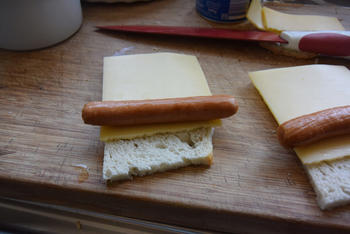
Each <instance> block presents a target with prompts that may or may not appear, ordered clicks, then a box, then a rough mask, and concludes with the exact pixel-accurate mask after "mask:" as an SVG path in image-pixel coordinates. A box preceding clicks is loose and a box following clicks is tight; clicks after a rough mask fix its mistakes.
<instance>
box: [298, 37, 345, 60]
mask: <svg viewBox="0 0 350 234" xmlns="http://www.w3.org/2000/svg"><path fill="white" fill-rule="evenodd" d="M299 49H300V50H302V51H307V52H314V53H319V54H325V55H332V56H350V36H346V35H344V34H340V33H313V34H309V35H306V36H303V37H302V38H301V39H300V41H299Z"/></svg>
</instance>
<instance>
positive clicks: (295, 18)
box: [247, 0, 345, 33]
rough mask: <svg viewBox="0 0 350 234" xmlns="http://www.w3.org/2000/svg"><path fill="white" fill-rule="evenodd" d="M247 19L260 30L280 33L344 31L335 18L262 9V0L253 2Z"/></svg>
mask: <svg viewBox="0 0 350 234" xmlns="http://www.w3.org/2000/svg"><path fill="white" fill-rule="evenodd" d="M247 19H248V20H249V22H251V23H252V24H253V25H254V26H256V27H257V28H258V29H260V30H265V31H272V32H276V33H280V32H282V31H319V30H335V31H344V30H345V29H344V27H343V25H342V24H341V23H340V22H339V20H338V19H337V18H335V17H328V16H318V15H295V14H286V13H282V12H279V11H276V10H273V9H270V8H268V7H262V6H261V2H260V0H252V1H251V4H250V7H249V9H248V12H247Z"/></svg>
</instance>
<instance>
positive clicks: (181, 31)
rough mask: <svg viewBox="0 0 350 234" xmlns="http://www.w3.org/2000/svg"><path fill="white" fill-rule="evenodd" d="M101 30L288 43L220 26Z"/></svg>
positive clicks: (266, 34) (272, 35) (264, 34)
mask: <svg viewBox="0 0 350 234" xmlns="http://www.w3.org/2000/svg"><path fill="white" fill-rule="evenodd" d="M97 28H98V29H101V30H110V31H121V32H134V33H145V34H160V35H173V36H190V37H204V38H217V39H218V38H219V39H231V40H248V41H264V42H279V43H288V42H287V41H286V40H284V39H282V38H280V37H279V36H278V34H275V33H272V32H264V31H258V30H254V31H237V30H232V29H219V28H199V27H178V26H176V27H174V26H148V25H144V26H142V25H112V26H97Z"/></svg>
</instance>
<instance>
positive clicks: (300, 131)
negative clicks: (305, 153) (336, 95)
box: [277, 106, 350, 148]
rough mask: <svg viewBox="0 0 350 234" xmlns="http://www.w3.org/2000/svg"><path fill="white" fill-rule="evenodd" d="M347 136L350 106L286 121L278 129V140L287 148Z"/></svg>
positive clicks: (349, 127) (349, 130)
mask: <svg viewBox="0 0 350 234" xmlns="http://www.w3.org/2000/svg"><path fill="white" fill-rule="evenodd" d="M345 134H350V106H340V107H335V108H330V109H326V110H322V111H319V112H315V113H312V114H308V115H303V116H300V117H298V118H295V119H291V120H289V121H286V122H285V123H283V124H281V125H280V126H279V127H278V129H277V135H278V140H279V142H280V144H281V145H282V146H284V147H286V148H294V147H297V146H303V145H308V144H311V143H314V142H317V141H320V140H322V139H326V138H330V137H334V136H340V135H345Z"/></svg>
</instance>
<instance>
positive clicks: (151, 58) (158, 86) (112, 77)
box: [100, 53, 221, 141]
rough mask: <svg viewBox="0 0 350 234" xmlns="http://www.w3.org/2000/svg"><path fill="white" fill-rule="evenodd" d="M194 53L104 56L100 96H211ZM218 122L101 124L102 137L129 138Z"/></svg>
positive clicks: (125, 97)
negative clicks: (111, 125) (134, 124)
mask: <svg viewBox="0 0 350 234" xmlns="http://www.w3.org/2000/svg"><path fill="white" fill-rule="evenodd" d="M210 95H211V92H210V90H209V87H208V83H207V80H206V79H205V76H204V73H203V71H202V69H201V67H200V65H199V63H198V60H197V58H196V57H195V56H190V55H183V54H174V53H155V54H138V55H125V56H114V57H106V58H104V65H103V95H102V96H103V98H102V99H103V100H104V101H105V100H143V99H160V98H177V97H190V96H210ZM219 125H221V120H212V121H199V122H189V123H174V124H152V125H140V126H122V127H110V126H102V127H101V132H100V140H101V141H111V140H117V139H132V138H135V137H141V136H150V135H154V134H157V133H166V132H178V131H183V130H191V129H195V128H200V127H214V126H219Z"/></svg>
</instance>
